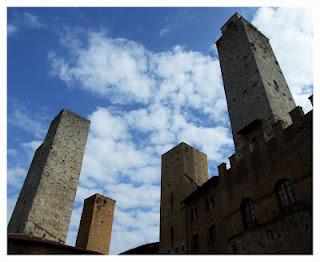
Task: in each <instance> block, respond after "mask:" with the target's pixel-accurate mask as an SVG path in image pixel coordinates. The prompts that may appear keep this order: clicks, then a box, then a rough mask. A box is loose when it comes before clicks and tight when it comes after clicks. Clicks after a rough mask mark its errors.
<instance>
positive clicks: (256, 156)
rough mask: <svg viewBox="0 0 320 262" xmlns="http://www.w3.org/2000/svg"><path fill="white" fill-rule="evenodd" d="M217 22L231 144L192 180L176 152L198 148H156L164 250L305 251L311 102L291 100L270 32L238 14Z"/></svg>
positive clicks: (309, 217)
mask: <svg viewBox="0 0 320 262" xmlns="http://www.w3.org/2000/svg"><path fill="white" fill-rule="evenodd" d="M221 31H222V36H221V37H220V39H219V40H218V41H217V42H216V44H217V48H218V53H219V60H220V65H221V71H222V76H223V82H224V88H225V93H226V98H227V104H228V110H229V116H230V121H231V127H232V133H233V138H234V143H235V153H234V154H233V155H232V156H231V157H230V158H229V160H230V168H228V169H227V167H226V164H225V163H222V164H221V165H220V166H219V167H218V171H219V176H214V177H211V178H210V179H209V180H208V173H207V167H206V165H207V163H206V161H203V162H202V169H201V170H199V171H200V172H198V173H194V174H193V173H192V172H191V174H192V177H191V179H190V181H191V183H190V181H188V180H187V179H186V180H185V181H184V180H183V179H185V177H186V176H185V171H184V168H183V167H184V166H189V165H190V166H193V165H194V162H193V161H194V159H192V158H189V159H187V158H183V157H181V151H182V152H183V150H184V148H185V150H187V149H188V150H189V151H190V150H191V151H192V150H195V149H193V148H192V147H190V146H188V145H186V144H185V143H181V144H179V145H178V146H177V147H175V148H173V149H172V150H170V151H169V155H168V153H166V154H164V155H163V156H162V172H161V175H162V176H161V219H160V253H171V254H177V253H185V254H277V253H282V254H295V253H299V254H311V253H312V111H310V112H309V113H307V114H306V115H305V114H304V112H303V111H302V108H301V107H296V106H295V102H294V100H293V97H292V95H291V92H290V90H289V88H288V85H287V83H286V80H285V78H284V76H283V73H282V71H281V68H280V66H279V63H278V62H277V60H276V57H275V55H274V53H273V51H272V48H271V46H270V43H269V40H268V38H267V37H265V36H264V35H263V34H262V33H261V32H259V31H258V30H257V29H256V28H255V27H254V26H252V25H251V24H250V23H249V22H248V21H246V20H245V19H244V18H243V17H242V16H241V15H239V14H238V13H236V14H234V15H233V16H232V17H231V18H230V19H229V20H228V21H227V23H226V24H225V25H224V26H223V27H222V28H221ZM199 154H200V152H199ZM201 156H202V159H206V157H205V155H204V154H201ZM182 160H183V161H182ZM179 161H182V162H183V164H181V163H180V164H178V163H179ZM168 162H169V163H170V164H171V165H172V167H170V168H172V169H170V168H169V165H168ZM171 170H172V171H171ZM205 170H206V171H205ZM201 172H203V173H201ZM186 174H189V173H188V171H187V173H186ZM197 179H198V180H197ZM176 181H180V182H178V183H177V182H176ZM181 181H184V182H183V184H182V183H181ZM188 182H189V185H188ZM175 184H176V185H177V186H173V185H175ZM191 191H192V192H191ZM186 195H187V196H186ZM171 196H173V199H175V197H176V196H180V197H179V198H177V199H176V201H178V202H175V201H172V198H171ZM183 196H186V197H185V198H184V199H183V200H181V198H182V197H183ZM179 201H181V202H179ZM172 204H174V206H172ZM177 213H179V216H177V215H176V214H177ZM169 221H174V222H169ZM177 230H178V232H176V231H177ZM179 232H180V233H179ZM177 234H179V241H178V240H177V242H176V239H175V237H176V236H177ZM182 245H183V246H182ZM161 247H162V248H161ZM179 247H183V249H182V248H180V249H179Z"/></svg>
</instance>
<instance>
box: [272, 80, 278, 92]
mask: <svg viewBox="0 0 320 262" xmlns="http://www.w3.org/2000/svg"><path fill="white" fill-rule="evenodd" d="M273 83H274V89H275V90H276V91H277V92H278V91H279V90H280V88H279V85H278V83H277V81H276V80H273Z"/></svg>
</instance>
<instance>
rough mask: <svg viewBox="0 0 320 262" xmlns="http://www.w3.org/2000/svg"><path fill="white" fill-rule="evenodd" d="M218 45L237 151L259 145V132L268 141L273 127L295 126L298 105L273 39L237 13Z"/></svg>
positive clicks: (223, 29)
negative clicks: (293, 114) (294, 112)
mask: <svg viewBox="0 0 320 262" xmlns="http://www.w3.org/2000/svg"><path fill="white" fill-rule="evenodd" d="M221 31H222V36H221V37H220V39H219V40H218V41H217V42H216V44H217V48H218V52H219V61H220V66H221V71H222V77H223V83H224V89H225V94H226V98H227V103H228V110H229V116H230V120H231V127H232V133H233V138H234V143H235V148H236V151H238V149H240V148H241V147H243V146H244V145H246V144H247V143H249V144H253V145H254V144H255V136H256V134H255V130H257V128H260V129H263V131H264V133H265V136H266V138H268V137H270V136H271V135H272V125H273V124H274V123H275V122H277V121H282V122H283V125H284V127H285V126H288V125H289V124H291V123H292V121H291V118H290V116H289V112H290V111H291V110H293V109H294V108H295V102H294V101H293V97H292V95H291V92H290V90H289V88H288V85H287V82H286V80H285V77H284V75H283V72H282V70H281V68H280V66H279V63H278V61H277V58H276V57H275V55H274V53H273V50H272V48H271V45H270V43H269V39H268V38H267V37H266V36H264V35H263V34H262V33H261V32H260V31H258V30H257V29H256V28H255V27H254V26H253V25H251V24H250V23H249V22H248V21H246V20H245V19H244V18H243V17H242V16H241V15H239V14H238V13H235V14H234V15H233V16H232V17H231V18H230V19H229V20H228V21H227V22H226V23H225V24H224V25H223V26H222V28H221Z"/></svg>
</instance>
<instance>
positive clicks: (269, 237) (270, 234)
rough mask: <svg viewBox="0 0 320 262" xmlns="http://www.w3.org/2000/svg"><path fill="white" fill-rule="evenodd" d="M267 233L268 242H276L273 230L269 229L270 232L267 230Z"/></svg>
mask: <svg viewBox="0 0 320 262" xmlns="http://www.w3.org/2000/svg"><path fill="white" fill-rule="evenodd" d="M266 232H267V237H268V240H269V241H272V240H274V236H273V231H272V229H269V230H267V231H266Z"/></svg>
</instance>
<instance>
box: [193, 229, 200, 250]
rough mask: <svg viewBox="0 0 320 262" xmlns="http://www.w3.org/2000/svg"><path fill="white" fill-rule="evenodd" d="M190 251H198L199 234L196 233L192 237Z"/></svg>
mask: <svg viewBox="0 0 320 262" xmlns="http://www.w3.org/2000/svg"><path fill="white" fill-rule="evenodd" d="M192 251H193V253H197V252H198V251H199V235H198V234H196V235H194V236H193V237H192Z"/></svg>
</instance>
